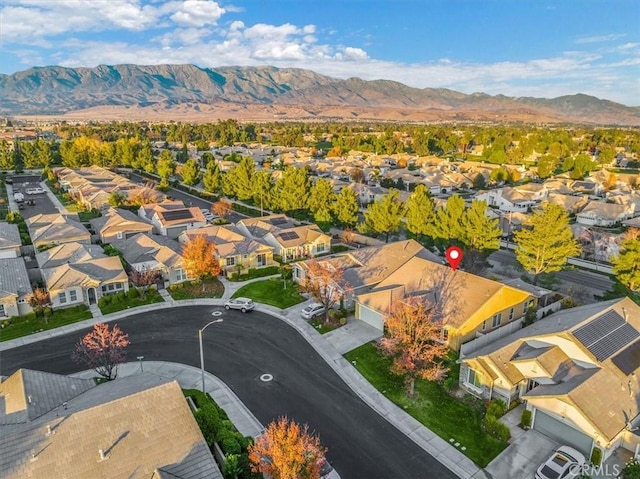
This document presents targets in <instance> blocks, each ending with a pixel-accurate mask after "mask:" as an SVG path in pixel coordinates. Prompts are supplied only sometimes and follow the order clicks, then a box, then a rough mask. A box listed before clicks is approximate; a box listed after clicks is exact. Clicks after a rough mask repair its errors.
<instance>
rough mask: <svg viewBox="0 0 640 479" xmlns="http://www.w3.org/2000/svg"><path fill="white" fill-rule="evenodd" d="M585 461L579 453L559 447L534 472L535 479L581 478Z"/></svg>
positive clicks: (565, 447)
mask: <svg viewBox="0 0 640 479" xmlns="http://www.w3.org/2000/svg"><path fill="white" fill-rule="evenodd" d="M586 462H587V461H586V459H585V457H584V455H583V454H582V453H581V452H580V451H576V450H575V449H574V448H572V447H569V446H560V447H559V448H558V449H556V450H555V451H553V454H551V457H550V458H549V459H547V461H546V462H545V463H544V464H542V465H541V466H540V467H539V468H538V470H537V471H536V479H574V478H577V477H582V472H583V466H584V465H585V464H586Z"/></svg>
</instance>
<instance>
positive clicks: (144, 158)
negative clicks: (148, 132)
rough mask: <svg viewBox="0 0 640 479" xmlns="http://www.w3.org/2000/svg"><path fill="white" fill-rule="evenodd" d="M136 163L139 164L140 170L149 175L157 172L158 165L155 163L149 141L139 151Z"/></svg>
mask: <svg viewBox="0 0 640 479" xmlns="http://www.w3.org/2000/svg"><path fill="white" fill-rule="evenodd" d="M136 163H137V164H138V168H142V169H143V170H144V171H146V172H147V173H153V172H154V171H156V164H155V162H154V161H153V151H152V149H151V144H150V143H149V142H148V141H147V142H145V143H144V144H143V145H142V146H141V147H140V149H139V150H138V153H137V158H136Z"/></svg>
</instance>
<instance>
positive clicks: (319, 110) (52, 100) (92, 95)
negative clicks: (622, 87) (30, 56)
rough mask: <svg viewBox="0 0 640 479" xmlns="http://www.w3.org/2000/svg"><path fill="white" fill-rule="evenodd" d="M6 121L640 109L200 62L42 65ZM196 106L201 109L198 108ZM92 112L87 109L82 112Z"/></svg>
mask: <svg viewBox="0 0 640 479" xmlns="http://www.w3.org/2000/svg"><path fill="white" fill-rule="evenodd" d="M0 98H1V100H0V114H2V115H5V116H6V115H71V114H73V115H75V116H82V115H83V114H86V116H87V118H90V117H91V115H92V114H93V115H98V116H99V115H107V114H108V113H107V112H111V113H110V114H113V115H115V116H118V115H121V114H122V112H121V110H122V109H125V108H128V113H129V114H131V115H133V114H134V113H135V115H137V116H139V117H144V116H145V115H149V116H150V117H152V116H154V115H155V116H158V115H160V116H162V117H164V118H171V116H172V113H173V114H175V115H178V114H179V115H181V116H182V117H185V118H187V119H188V118H189V115H194V116H198V117H199V118H200V119H203V118H202V117H206V115H214V116H218V117H225V115H226V117H237V118H239V119H253V118H254V117H255V118H270V117H273V116H274V115H275V116H277V117H278V118H279V119H282V118H285V119H303V118H308V119H318V120H321V119H327V118H333V119H335V118H341V117H344V118H354V117H355V118H359V119H371V120H385V119H386V120H398V121H447V120H450V121H475V120H492V121H493V120H495V119H496V118H497V119H499V120H500V121H529V122H540V121H542V122H573V123H591V124H619V125H640V108H638V107H627V106H624V105H620V104H617V103H614V102H612V101H609V100H602V99H598V98H595V97H593V96H589V95H585V94H582V93H578V94H576V95H566V96H561V97H558V98H553V99H545V98H531V97H517V98H516V97H508V96H504V95H495V96H491V95H488V94H486V93H482V92H476V93H472V94H471V95H466V94H464V93H460V92H457V91H454V90H449V89H446V88H436V89H434V88H422V89H420V88H413V87H409V86H407V85H404V84H402V83H399V82H396V81H391V80H370V81H367V80H362V79H361V78H358V77H351V78H349V79H347V80H341V79H337V78H332V77H328V76H325V75H321V74H319V73H316V72H313V71H311V70H303V69H299V68H277V67H273V66H264V67H240V66H232V67H220V68H201V67H198V66H196V65H190V64H186V65H134V64H121V65H98V66H97V67H94V68H85V67H80V68H65V67H60V66H48V67H34V68H30V69H28V70H25V71H22V72H17V73H14V74H12V75H0ZM196 106H197V108H195V107H196ZM83 111H84V113H83Z"/></svg>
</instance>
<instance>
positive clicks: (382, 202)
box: [358, 189, 404, 243]
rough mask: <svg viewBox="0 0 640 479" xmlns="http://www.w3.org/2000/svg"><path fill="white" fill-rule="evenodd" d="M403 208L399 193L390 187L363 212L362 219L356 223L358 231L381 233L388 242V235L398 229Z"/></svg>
mask: <svg viewBox="0 0 640 479" xmlns="http://www.w3.org/2000/svg"><path fill="white" fill-rule="evenodd" d="M403 209H404V205H403V204H402V202H401V201H400V193H399V192H398V190H394V189H391V190H389V193H387V194H386V195H384V196H383V197H382V198H380V199H379V200H376V201H374V202H373V203H371V204H370V205H369V207H368V208H367V211H366V213H365V214H364V221H363V222H362V223H360V224H359V225H358V231H360V233H364V234H375V235H380V234H383V235H385V242H387V243H388V242H389V236H390V235H391V234H392V233H397V232H398V231H399V230H400V225H401V224H402V210H403Z"/></svg>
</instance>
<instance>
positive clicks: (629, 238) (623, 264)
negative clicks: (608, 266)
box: [611, 228, 640, 293]
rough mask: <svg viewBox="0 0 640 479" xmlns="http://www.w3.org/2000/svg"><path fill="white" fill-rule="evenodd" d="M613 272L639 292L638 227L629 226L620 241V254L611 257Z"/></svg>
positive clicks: (639, 248)
mask: <svg viewBox="0 0 640 479" xmlns="http://www.w3.org/2000/svg"><path fill="white" fill-rule="evenodd" d="M611 263H612V264H613V272H614V273H615V275H616V278H618V281H620V282H621V283H622V284H623V285H625V286H626V287H627V288H629V289H630V290H631V291H634V292H636V293H637V292H640V229H638V228H630V229H629V231H627V232H626V233H625V234H624V237H623V240H622V242H621V243H620V254H618V255H616V256H614V257H612V258H611Z"/></svg>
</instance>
